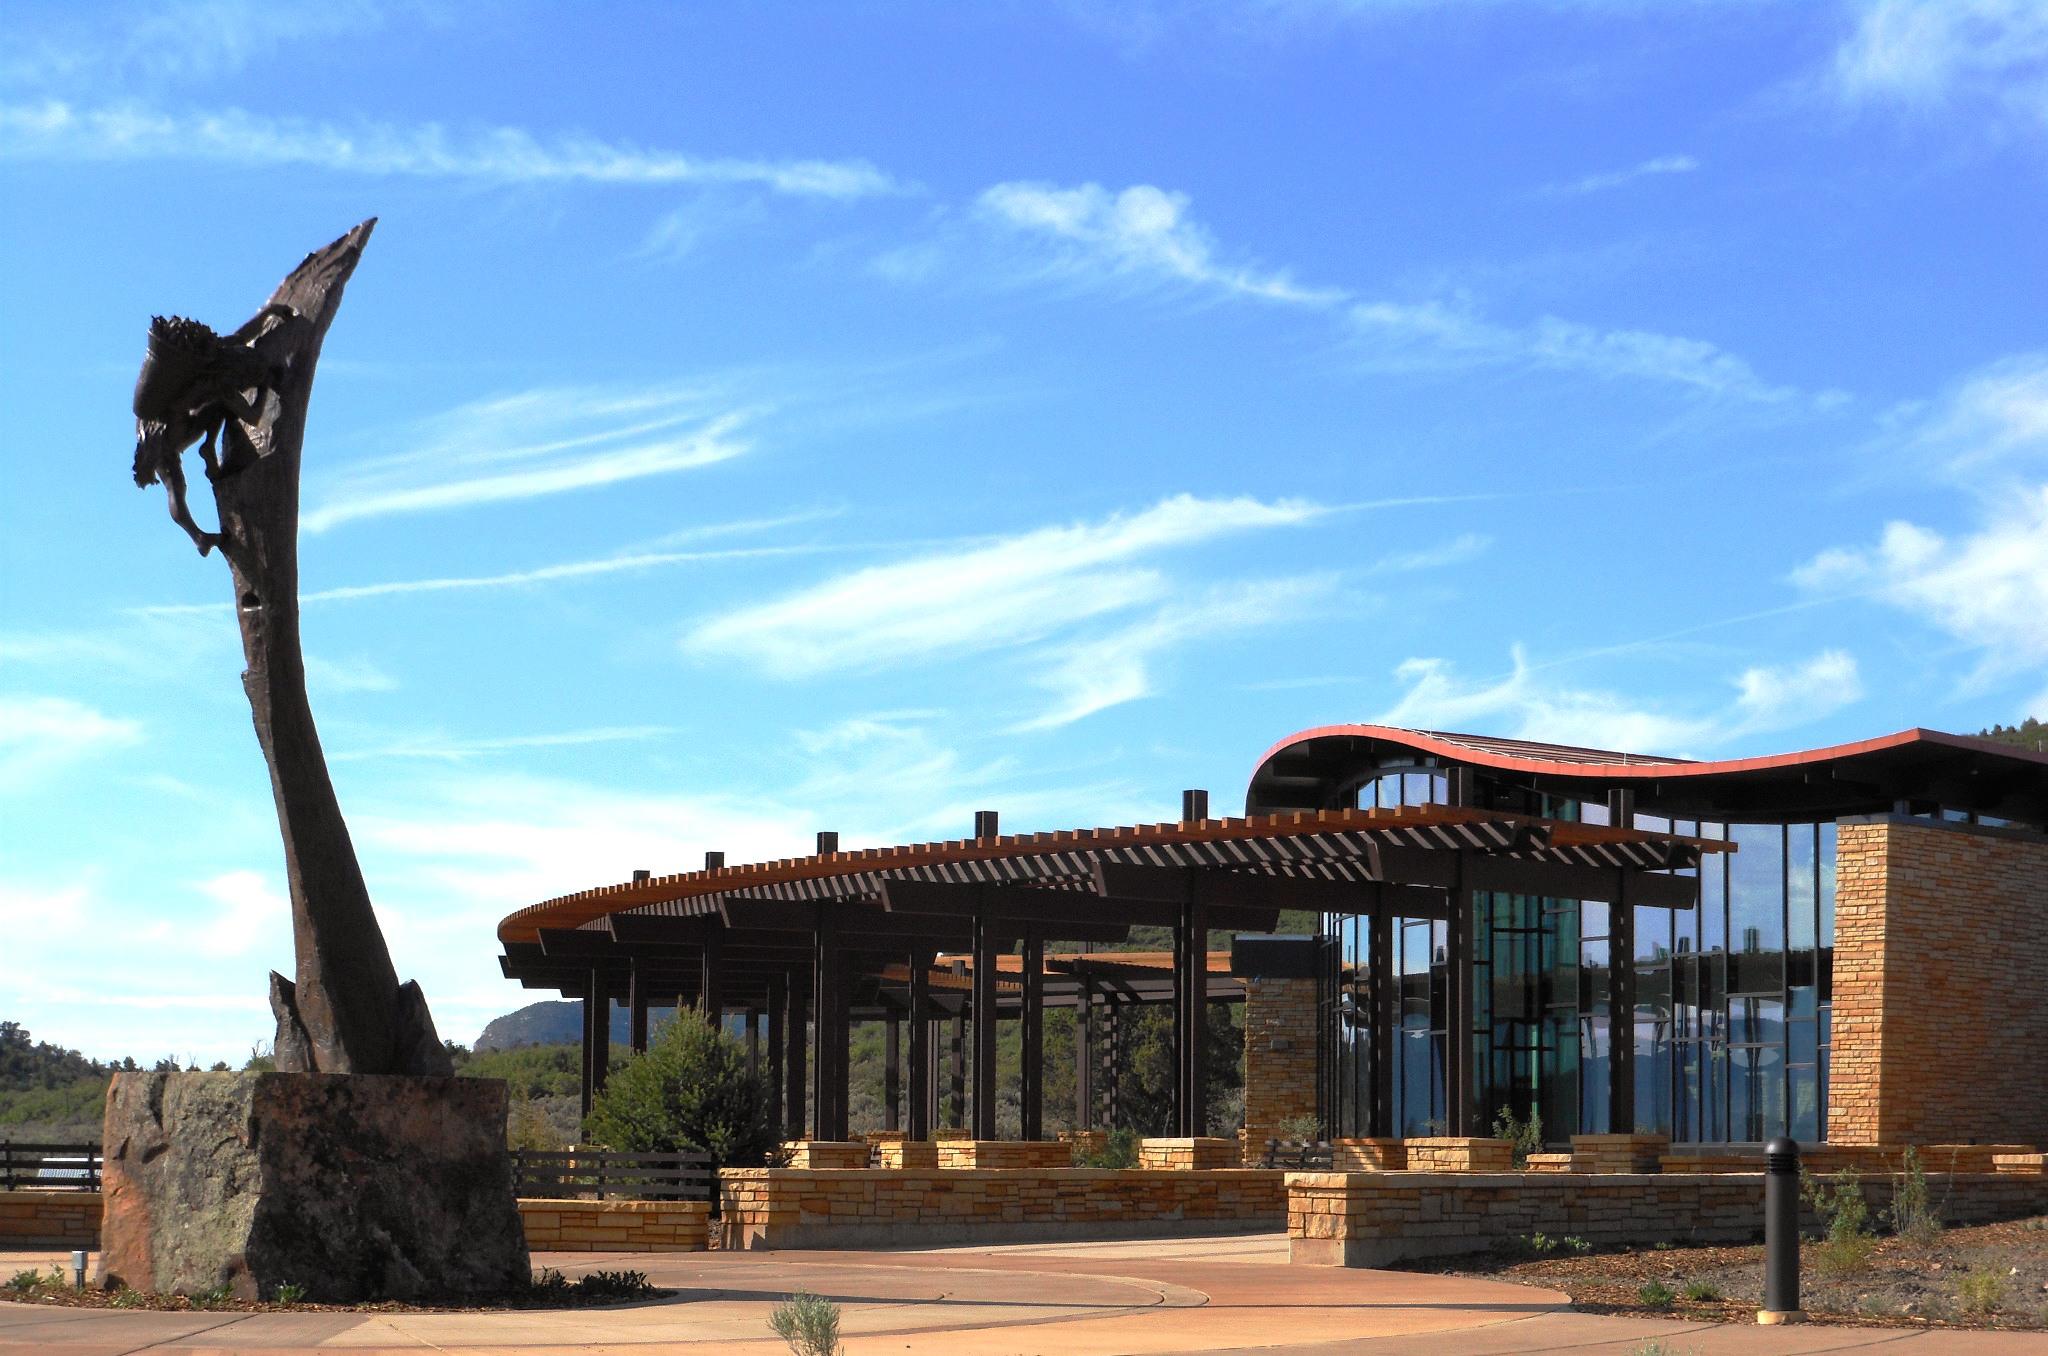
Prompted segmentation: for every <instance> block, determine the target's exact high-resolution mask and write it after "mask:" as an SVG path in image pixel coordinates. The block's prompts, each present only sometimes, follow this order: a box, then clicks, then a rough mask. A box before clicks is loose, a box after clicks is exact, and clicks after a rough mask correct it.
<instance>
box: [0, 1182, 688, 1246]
mask: <svg viewBox="0 0 2048 1356" xmlns="http://www.w3.org/2000/svg"><path fill="white" fill-rule="evenodd" d="M100 1210H101V1200H100V1193H98V1192H97V1191H0V1247H17V1248H19V1247H40V1248H97V1247H98V1246H99V1244H100ZM710 1213H711V1204H710V1202H708V1201H575V1200H560V1201H550V1200H522V1201H520V1202H519V1222H520V1224H521V1225H522V1226H524V1228H525V1230H526V1246H527V1247H529V1248H531V1249H533V1250H534V1251H536V1252H701V1251H703V1250H704V1248H705V1247H706V1245H707V1238H708V1235H707V1231H706V1224H705V1222H706V1220H707V1219H708V1218H709V1217H710Z"/></svg>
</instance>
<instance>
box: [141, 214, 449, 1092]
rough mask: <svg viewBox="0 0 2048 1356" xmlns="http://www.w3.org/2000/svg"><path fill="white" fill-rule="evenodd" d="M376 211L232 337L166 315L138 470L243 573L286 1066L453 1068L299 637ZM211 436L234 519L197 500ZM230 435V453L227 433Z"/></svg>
mask: <svg viewBox="0 0 2048 1356" xmlns="http://www.w3.org/2000/svg"><path fill="white" fill-rule="evenodd" d="M375 225H376V221H375V219H374V218H372V219H371V220H369V221H366V222H364V223H363V224H362V225H360V226H357V227H356V228H355V229H354V230H352V231H350V232H349V233H348V234H346V235H344V236H342V237H341V238H340V239H339V240H337V241H335V242H334V243H333V244H331V245H329V246H327V247H326V248H325V249H322V250H316V251H315V252H313V253H312V254H310V255H308V256H306V260H305V262H304V263H302V264H300V265H299V267H298V268H297V269H295V270H293V272H292V274H291V276H290V277H288V278H286V279H285V280H284V282H283V283H281V284H280V285H279V286H278V289H277V291H276V292H275V293H274V294H273V295H272V297H271V298H270V300H269V302H268V303H266V304H265V305H264V306H263V308H262V309H261V310H259V311H258V312H257V313H256V314H255V315H254V316H253V317H252V318H251V319H250V320H249V321H248V323H247V324H245V325H243V326H242V327H241V328H239V329H237V330H235V331H234V332H233V333H231V334H228V335H225V336H223V335H219V334H216V333H215V332H214V331H213V330H211V329H209V328H208V327H207V326H205V325H203V324H200V323H199V322H197V321H193V320H186V319H183V318H180V317H172V318H170V319H168V320H167V319H164V318H162V317H158V318H156V319H154V320H153V321H152V322H151V324H150V330H149V351H148V356H147V357H146V358H145V359H144V362H143V366H142V373H141V375H140V377H139V378H138V379H137V381H136V384H135V402H134V409H135V420H136V443H135V483H136V484H137V485H149V484H153V483H156V482H158V481H161V482H162V483H163V485H164V487H165V490H166V493H167V494H168V495H169V497H170V506H171V518H172V520H173V521H175V522H176V523H177V524H178V525H179V526H180V527H181V528H183V529H184V530H185V532H186V534H187V535H189V536H190V537H191V538H192V540H193V543H194V544H195V545H196V546H198V548H199V554H200V555H202V556H204V555H206V554H208V553H209V552H210V551H211V550H213V549H214V548H215V547H218V548H219V549H220V553H221V555H222V556H223V557H225V558H226V560H227V562H228V569H229V572H230V574H231V575H232V577H233V580H234V596H235V617H236V621H237V623H238V625H239V626H240V628H241V633H242V651H243V656H244V658H245V659H246V661H247V665H248V667H247V669H246V670H245V671H244V673H243V674H242V686H243V689H244V691H245V692H246V693H247V695H248V698H249V708H250V712H251V714H252V716H253V717H254V719H255V724H256V738H257V742H258V743H260V744H261V745H262V747H263V756H264V760H265V762H267V763H268V764H269V768H270V786H271V793H272V796H273V798H274V800H275V801H276V805H277V819H278V827H279V829H280V830H281V831H282V832H283V835H284V850H285V871H286V878H287V882H288V884H289V887H290V891H291V901H292V934H293V940H294V951H295V953H296V976H295V978H294V979H286V978H285V977H284V976H282V975H279V974H277V973H275V972H273V973H272V974H271V977H270V1004H271V1009H272V1011H273V1012H274V1013H275V1015H276V1017H277V1043H276V1056H277V1067H278V1068H279V1070H281V1071H286V1072H305V1073H314V1072H319V1073H372V1074H447V1073H449V1072H451V1068H450V1064H449V1059H448V1054H447V1051H446V1049H445V1047H444V1046H443V1045H442V1044H441V1041H440V1038H439V1036H438V1035H437V1034H436V1033H435V1030H434V1023H433V1018H432V1017H431V1016H430V1015H429V1013H428V1011H427V1003H426V999H425V997H424V996H422V994H421V993H420V990H419V986H418V985H417V984H415V983H411V982H408V983H406V984H404V985H400V984H399V982H398V976H397V972H396V971H395V970H394V969H393V968H392V964H391V956H390V952H389V950H388V949H387V948H386V947H385V944H384V935H383V933H382V931H381V930H380V929H379V928H378V926H377V919H376V915H375V914H374V913H373V912H372V910H371V907H370V896H369V891H368V889H367V888H366V886H365V885H364V883H363V873H362V868H361V866H360V865H359V864H358V863H357V860H356V854H355V846H354V844H353V843H352V842H351V840H350V838H349V833H348V825H347V824H346V822H344V820H343V819H342V814H341V805H340V802H339V801H338V800H337V799H336V798H335V794H334V784H333V782H332V780H331V779H330V778H329V776H328V773H327V760H326V756H325V755H324V754H323V753H322V751H321V748H320V735H319V731H318V730H317V728H316V727H315V726H314V723H313V712H312V708H311V706H310V704H309V703H308V701H307V697H306V669H305V661H304V657H303V655H302V654H301V653H300V648H299V601H298V527H299V458H300V446H301V443H302V442H303V440H304V435H305V423H306V407H307V404H308V402H309V400H310V398H311V395H312V388H313V371H314V367H315V365H316V364H317V363H318V362H319V359H320V347H321V343H322V341H323V340H324V339H325V338H326V334H327V328H328V326H329V325H330V324H331V323H332V322H333V320H334V314H335V311H336V310H337V309H338V308H339V307H340V305H341V296H342V290H343V288H344V287H345V286H346V285H347V283H348V280H349V277H350V276H351V275H352V274H353V273H354V272H355V267H356V263H357V261H358V260H359V259H360V258H361V257H362V250H363V245H364V244H365V242H367V241H368V240H369V238H370V231H371V229H372V228H373V227H374V226H375ZM194 443H198V444H199V455H200V458H201V460H202V461H203V462H204V463H205V468H206V477H207V481H208V483H209V484H211V485H212V487H213V495H214V503H215V505H216V507H217V508H218V509H219V513H220V527H219V529H218V530H217V531H214V532H207V531H205V530H203V529H202V528H200V526H199V525H198V524H197V523H196V522H194V521H193V519H192V514H191V510H190V508H189V507H188V505H187V504H186V502H185V493H186V485H185V474H184V468H183V465H182V459H183V456H184V453H185V452H186V450H188V449H189V448H191V447H192V445H193V444H194ZM216 443H218V447H219V451H218V453H217V454H216V451H215V447H216Z"/></svg>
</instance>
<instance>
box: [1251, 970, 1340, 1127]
mask: <svg viewBox="0 0 2048 1356" xmlns="http://www.w3.org/2000/svg"><path fill="white" fill-rule="evenodd" d="M1315 1114H1316V982H1315V981H1314V980H1313V979H1248V980H1246V981H1245V986H1244V1156H1245V1157H1244V1161H1245V1162H1247V1163H1253V1162H1256V1161H1257V1160H1258V1158H1259V1156H1260V1155H1261V1154H1263V1153H1264V1152H1265V1150H1266V1141H1267V1140H1269V1139H1277V1138H1279V1137H1280V1122H1281V1121H1283V1120H1286V1119H1287V1118H1289V1117H1292V1116H1313V1115H1315ZM1329 1130H1330V1127H1329V1126H1324V1127H1323V1131H1324V1133H1325V1134H1327V1133H1328V1132H1329Z"/></svg>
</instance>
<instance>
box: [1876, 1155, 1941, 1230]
mask: <svg viewBox="0 0 2048 1356" xmlns="http://www.w3.org/2000/svg"><path fill="white" fill-rule="evenodd" d="M1884 1215H1885V1222H1886V1223H1887V1224H1889V1225H1890V1226H1891V1229H1892V1232H1893V1233H1895V1234H1897V1235H1898V1236H1899V1237H1900V1238H1903V1239H1905V1240H1906V1241H1907V1242H1909V1243H1911V1244H1913V1245H1915V1246H1916V1247H1922V1248H1927V1247H1932V1246H1933V1245H1934V1244H1935V1242H1936V1241H1937V1240H1939V1239H1940V1238H1941V1211H1940V1209H1939V1208H1937V1207H1936V1206H1935V1204H1934V1202H1933V1199H1932V1197H1931V1195H1930V1194H1929V1192H1928V1190H1927V1174H1926V1173H1925V1172H1924V1171H1922V1170H1921V1167H1920V1151H1919V1150H1918V1149H1915V1148H1914V1147H1913V1146H1912V1145H1910V1144H1909V1145H1907V1146H1906V1152H1905V1154H1904V1155H1903V1156H1901V1158H1900V1159H1899V1170H1898V1171H1897V1172H1896V1173H1894V1174H1893V1175H1892V1201H1891V1204H1890V1205H1888V1206H1886V1207H1885V1211H1884Z"/></svg>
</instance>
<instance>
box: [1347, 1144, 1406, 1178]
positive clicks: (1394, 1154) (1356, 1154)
mask: <svg viewBox="0 0 2048 1356" xmlns="http://www.w3.org/2000/svg"><path fill="white" fill-rule="evenodd" d="M1407 1166H1408V1146H1407V1143H1406V1142H1405V1141H1403V1140H1398V1139H1389V1138H1384V1137H1371V1138H1360V1139H1333V1140H1331V1141H1330V1167H1331V1168H1332V1170H1334V1171H1336V1172H1370V1171H1373V1170H1375V1169H1377V1170H1379V1171H1382V1172H1395V1171H1398V1170H1400V1169H1402V1168H1405V1167H1407Z"/></svg>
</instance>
